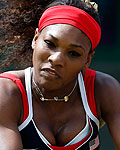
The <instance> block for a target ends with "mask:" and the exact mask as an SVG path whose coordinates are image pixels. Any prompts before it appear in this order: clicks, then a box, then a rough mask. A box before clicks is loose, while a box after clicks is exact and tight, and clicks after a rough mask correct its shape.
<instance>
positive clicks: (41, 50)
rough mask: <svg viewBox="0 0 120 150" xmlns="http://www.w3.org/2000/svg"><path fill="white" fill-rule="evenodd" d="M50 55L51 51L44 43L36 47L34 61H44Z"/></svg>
mask: <svg viewBox="0 0 120 150" xmlns="http://www.w3.org/2000/svg"><path fill="white" fill-rule="evenodd" d="M48 56H49V51H48V49H47V48H45V47H44V46H43V45H38V46H36V48H35V49H34V53H33V61H36V62H38V63H41V62H44V61H46V60H47V58H48Z"/></svg>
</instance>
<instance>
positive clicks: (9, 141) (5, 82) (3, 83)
mask: <svg viewBox="0 0 120 150" xmlns="http://www.w3.org/2000/svg"><path fill="white" fill-rule="evenodd" d="M20 101H21V94H20V92H19V90H18V88H17V86H16V85H15V83H13V82H12V81H11V80H9V79H1V78H0V149H1V150H2V149H5V150H9V149H12V150H16V149H22V141H21V137H20V134H19V131H18V123H19V121H20V115H21V114H20V109H21V103H20Z"/></svg>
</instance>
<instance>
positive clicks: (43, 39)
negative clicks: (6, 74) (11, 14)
mask: <svg viewBox="0 0 120 150" xmlns="http://www.w3.org/2000/svg"><path fill="white" fill-rule="evenodd" d="M32 48H33V66H34V72H33V77H34V80H35V81H36V82H37V85H38V86H39V88H40V89H41V91H42V93H43V95H44V96H45V97H46V98H52V97H54V96H58V97H59V98H62V97H64V96H65V95H68V94H69V93H70V92H71V90H72V88H73V86H74V84H75V82H76V80H77V75H78V73H79V72H80V71H82V72H83V75H84V72H85V70H86V68H88V66H89V65H90V62H91V59H92V57H93V55H94V52H92V53H89V51H90V48H91V43H90V41H89V39H88V38H87V36H86V35H84V34H83V33H82V32H81V31H80V30H79V29H77V28H75V27H73V26H70V25H64V24H58V25H51V26H48V27H46V28H44V29H43V30H42V31H41V32H40V33H38V31H37V32H36V35H35V37H34V39H33V42H32ZM50 71H54V72H55V73H54V74H53V73H51V72H50ZM10 73H13V74H15V75H17V76H18V77H19V78H20V79H21V81H22V83H23V86H25V83H24V71H23V70H22V71H14V72H10ZM0 83H1V84H0V91H1V92H0V146H1V145H2V148H1V149H2V150H10V149H12V150H16V149H18V150H19V149H22V142H21V137H20V134H19V131H18V129H17V127H18V126H19V125H20V124H21V122H22V118H23V105H22V98H21V94H20V91H19V89H18V88H17V87H16V85H15V84H14V83H13V82H12V81H10V80H8V79H2V78H1V79H0ZM119 93H120V85H119V83H118V82H117V81H116V80H115V79H114V78H113V77H111V76H109V75H106V74H104V73H100V72H97V74H96V79H95V100H96V107H97V112H98V117H99V119H101V118H102V119H104V121H105V122H106V123H107V125H108V127H109V130H110V133H111V135H112V137H113V140H114V142H115V144H116V148H117V150H120V140H119V139H120V119H119V118H120V103H119V101H120V96H119ZM71 108H72V109H71ZM33 109H34V121H35V123H36V125H37V127H38V129H39V130H40V131H41V133H42V134H43V135H44V136H45V137H46V138H47V140H48V141H49V142H50V143H51V144H52V145H57V146H63V145H65V144H67V143H68V142H69V141H70V140H72V139H73V138H74V137H75V136H76V135H77V134H78V133H79V132H80V131H81V130H82V129H83V128H84V126H85V124H86V118H85V115H86V114H85V110H84V108H83V104H82V100H81V96H80V92H79V87H78V85H77V87H76V88H75V90H74V92H73V93H72V95H71V96H70V100H69V101H68V102H67V103H65V102H63V101H62V102H54V101H53V102H42V101H40V100H39V98H38V96H37V95H36V94H35V93H34V92H33ZM113 112H114V113H113ZM41 122H42V123H41ZM74 127H75V128H74ZM9 137H10V138H9Z"/></svg>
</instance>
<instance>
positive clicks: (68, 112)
mask: <svg viewBox="0 0 120 150" xmlns="http://www.w3.org/2000/svg"><path fill="white" fill-rule="evenodd" d="M34 122H35V124H36V126H37V128H38V129H39V131H40V132H41V133H42V134H43V135H44V137H45V138H46V139H47V140H48V141H49V142H50V143H51V144H52V145H58V146H63V145H66V144H67V143H69V141H71V140H72V139H73V138H74V137H75V136H76V135H78V133H80V132H81V131H82V130H83V129H84V128H85V125H86V114H85V111H84V108H83V106H82V105H81V104H80V103H78V104H76V105H73V107H72V108H69V107H65V106H63V107H62V108H58V107H53V106H52V107H50V106H48V105H47V106H45V107H44V105H42V107H41V106H38V105H34Z"/></svg>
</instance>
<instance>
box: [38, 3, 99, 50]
mask: <svg viewBox="0 0 120 150" xmlns="http://www.w3.org/2000/svg"><path fill="white" fill-rule="evenodd" d="M52 24H69V25H73V26H75V27H77V28H78V29H80V30H81V31H83V32H84V33H85V34H86V35H87V36H88V38H89V39H90V41H91V44H92V50H94V49H95V47H96V46H97V45H98V43H99V41H100V38H101V28H100V26H99V24H98V23H97V22H96V21H95V20H94V19H93V18H92V17H91V16H90V15H89V14H88V13H87V12H85V11H84V10H82V9H79V8H76V7H73V6H68V5H58V6H53V7H50V8H48V9H46V10H45V11H44V13H43V14H42V16H41V18H40V20H39V28H38V30H39V31H40V30H42V29H43V28H45V27H46V26H48V25H52Z"/></svg>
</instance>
